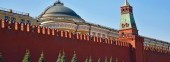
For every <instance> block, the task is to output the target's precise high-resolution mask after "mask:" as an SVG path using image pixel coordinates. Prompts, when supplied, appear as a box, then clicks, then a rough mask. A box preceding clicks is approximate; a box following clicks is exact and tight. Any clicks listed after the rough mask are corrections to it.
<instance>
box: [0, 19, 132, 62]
mask: <svg viewBox="0 0 170 62" xmlns="http://www.w3.org/2000/svg"><path fill="white" fill-rule="evenodd" d="M0 25H2V24H1V22H0ZM19 26H20V25H19ZM9 27H10V28H11V29H9ZM25 27H26V26H24V30H25V31H23V32H22V31H20V28H19V29H18V30H14V24H13V25H8V23H6V24H5V29H2V28H0V52H2V54H3V57H4V60H5V62H21V61H22V59H23V56H24V54H25V51H26V49H29V50H30V52H31V57H32V60H33V62H37V61H38V59H39V57H40V54H41V52H42V51H43V52H44V54H45V58H46V60H47V61H48V62H55V61H56V60H57V57H58V53H59V51H62V50H64V51H65V53H66V57H67V61H68V62H70V61H71V58H72V56H73V53H74V51H76V54H77V56H78V61H79V62H84V61H85V59H86V58H87V57H90V56H91V57H92V59H93V61H94V62H97V60H98V58H101V60H102V61H104V59H105V57H109V58H110V57H113V61H115V58H118V61H120V62H122V61H124V62H131V61H130V59H131V57H130V48H129V47H128V46H129V45H127V43H123V42H122V43H121V42H109V41H108V42H106V41H104V42H103V41H102V42H97V41H96V42H94V41H88V40H80V39H70V38H65V37H60V36H57V35H55V36H52V35H47V34H42V33H41V34H38V33H37V32H31V31H30V32H26V29H25ZM35 31H36V29H35ZM55 34H60V35H61V33H57V32H55ZM79 38H81V37H79Z"/></svg>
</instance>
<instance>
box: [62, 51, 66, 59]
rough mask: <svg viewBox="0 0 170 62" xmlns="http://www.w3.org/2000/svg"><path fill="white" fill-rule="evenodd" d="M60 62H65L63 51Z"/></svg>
mask: <svg viewBox="0 0 170 62" xmlns="http://www.w3.org/2000/svg"><path fill="white" fill-rule="evenodd" d="M61 62H66V56H65V52H64V51H63V55H62V56H61Z"/></svg>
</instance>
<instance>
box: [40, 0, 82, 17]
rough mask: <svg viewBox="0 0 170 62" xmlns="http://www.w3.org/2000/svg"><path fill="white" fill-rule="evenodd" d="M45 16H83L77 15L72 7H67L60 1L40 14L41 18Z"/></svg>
mask: <svg viewBox="0 0 170 62" xmlns="http://www.w3.org/2000/svg"><path fill="white" fill-rule="evenodd" d="M45 17H74V18H81V17H80V16H79V15H77V14H76V13H75V12H74V11H73V10H72V9H70V8H68V7H65V6H64V4H63V3H61V2H60V1H58V2H56V3H54V5H53V6H50V7H49V8H47V9H46V10H45V12H44V13H43V14H42V15H40V18H45Z"/></svg>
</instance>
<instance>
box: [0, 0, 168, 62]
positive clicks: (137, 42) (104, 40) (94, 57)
mask: <svg viewBox="0 0 170 62" xmlns="http://www.w3.org/2000/svg"><path fill="white" fill-rule="evenodd" d="M133 16H134V15H133V7H132V6H131V5H130V4H129V3H128V1H127V0H125V3H124V4H123V6H121V22H120V29H119V30H116V29H112V28H108V27H105V26H101V25H98V24H93V23H89V22H86V21H85V20H84V19H82V18H81V17H80V16H79V15H78V14H76V12H74V11H73V10H72V9H70V8H68V7H66V6H65V5H64V3H62V2H61V1H57V2H55V3H54V4H53V5H51V6H49V7H48V8H47V9H46V10H45V11H44V12H43V13H42V14H41V15H40V16H39V17H38V18H33V17H31V16H29V13H22V12H18V11H14V10H11V9H3V8H1V9H0V26H1V28H0V34H1V35H0V38H1V39H0V62H21V61H22V62H162V61H163V62H169V61H170V59H169V58H170V43H168V42H165V41H161V40H156V39H153V38H149V37H145V36H140V35H139V34H138V29H137V25H136V23H135V19H134V17H133Z"/></svg>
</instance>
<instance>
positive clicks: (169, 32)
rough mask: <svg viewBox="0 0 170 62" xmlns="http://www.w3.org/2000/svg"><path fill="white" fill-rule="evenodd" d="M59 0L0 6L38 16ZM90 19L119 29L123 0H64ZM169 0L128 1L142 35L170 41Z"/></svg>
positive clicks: (0, 2)
mask: <svg viewBox="0 0 170 62" xmlns="http://www.w3.org/2000/svg"><path fill="white" fill-rule="evenodd" d="M55 1H56V0H0V7H3V8H8V9H13V10H16V11H21V12H26V13H30V15H31V16H33V17H37V16H38V15H40V14H41V13H42V12H43V11H44V10H45V9H46V8H47V7H48V6H50V5H53V3H54V2H55ZM61 1H62V2H64V4H65V6H67V7H69V8H71V9H73V10H74V11H75V12H76V13H77V14H79V15H80V16H81V17H82V18H83V19H85V20H86V21H87V22H91V23H95V24H100V25H103V26H107V27H111V28H115V29H119V23H120V6H121V5H123V3H124V0H61ZM169 2H170V0H129V3H130V4H131V5H132V6H133V8H134V17H135V20H136V24H137V27H138V30H139V33H140V35H143V36H147V37H151V38H156V39H160V40H165V41H169V42H170V4H169Z"/></svg>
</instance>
